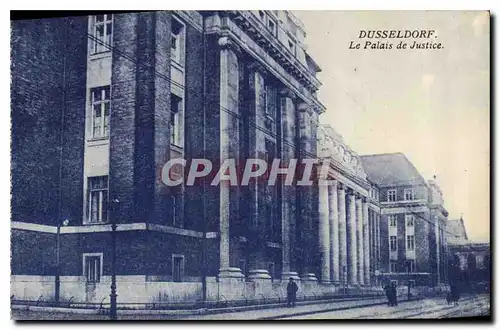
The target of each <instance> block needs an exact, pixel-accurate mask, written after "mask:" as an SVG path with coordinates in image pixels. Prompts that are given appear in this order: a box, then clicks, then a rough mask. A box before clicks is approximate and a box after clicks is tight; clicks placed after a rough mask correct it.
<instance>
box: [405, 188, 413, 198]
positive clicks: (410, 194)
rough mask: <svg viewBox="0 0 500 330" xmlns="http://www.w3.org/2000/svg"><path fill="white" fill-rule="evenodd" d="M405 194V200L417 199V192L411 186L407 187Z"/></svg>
mask: <svg viewBox="0 0 500 330" xmlns="http://www.w3.org/2000/svg"><path fill="white" fill-rule="evenodd" d="M404 195H405V201H411V200H414V199H415V193H414V191H413V189H411V188H408V189H405V190H404Z"/></svg>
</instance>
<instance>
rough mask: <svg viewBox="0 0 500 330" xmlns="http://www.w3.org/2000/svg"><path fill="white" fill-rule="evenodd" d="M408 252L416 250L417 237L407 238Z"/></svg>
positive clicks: (410, 236) (409, 236)
mask: <svg viewBox="0 0 500 330" xmlns="http://www.w3.org/2000/svg"><path fill="white" fill-rule="evenodd" d="M406 250H408V251H413V250H415V236H414V235H408V236H406Z"/></svg>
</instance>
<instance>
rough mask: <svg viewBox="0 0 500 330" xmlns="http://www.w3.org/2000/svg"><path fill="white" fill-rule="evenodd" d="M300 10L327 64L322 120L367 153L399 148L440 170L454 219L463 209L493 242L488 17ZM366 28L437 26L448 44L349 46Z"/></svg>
mask: <svg viewBox="0 0 500 330" xmlns="http://www.w3.org/2000/svg"><path fill="white" fill-rule="evenodd" d="M294 14H295V15H296V16H297V17H298V18H300V19H301V20H302V22H303V23H304V25H305V28H306V34H307V35H306V44H307V52H308V53H309V54H310V55H311V56H312V57H313V58H314V59H315V61H316V62H317V63H318V64H319V66H320V67H321V68H322V72H321V73H319V79H320V81H321V82H322V83H323V86H322V87H321V88H320V91H319V93H318V95H319V98H320V100H321V101H322V102H323V103H324V104H325V106H326V108H327V110H326V112H325V113H324V114H322V115H321V116H320V122H322V123H325V124H330V125H332V126H333V127H334V128H335V130H336V131H337V132H338V133H340V134H341V135H342V136H343V137H344V140H345V142H346V143H347V144H348V145H349V146H350V147H351V148H352V149H353V150H354V151H356V152H357V153H358V154H360V155H363V154H378V153H391V152H402V153H404V154H405V155H406V156H407V157H408V159H409V160H410V161H411V162H412V163H413V164H414V165H415V166H416V168H417V169H418V170H419V172H420V173H421V174H422V176H423V177H424V178H425V179H432V178H433V176H434V175H435V176H436V181H437V183H438V184H439V186H440V187H441V189H442V191H443V197H444V201H445V204H444V206H445V208H446V209H447V210H448V212H449V217H448V218H449V219H458V218H460V216H461V215H462V216H463V219H464V223H465V226H466V230H467V234H468V236H469V239H470V240H471V241H476V242H489V235H490V195H489V191H490V177H489V171H490V168H489V166H490V140H489V131H490V108H489V106H490V82H489V80H490V78H489V72H490V62H489V40H490V36H489V16H488V13H487V12H478V11H475V12H474V11H469V12H450V11H439V12H436V11H434V12H432V11H428V12H422V11H420V12H418V11H416V12H412V11H407V12H388V11H385V12H384V11H379V12H373V11H372V12H368V11H352V12H348V11H294ZM361 29H363V30H379V29H390V30H392V29H394V30H413V29H419V30H421V29H426V30H430V29H432V30H435V34H436V38H432V39H431V41H433V42H435V43H436V42H441V43H442V45H443V47H444V48H443V49H440V50H409V49H406V50H397V49H394V48H393V49H390V50H387V49H386V50H381V49H376V50H374V49H367V50H365V49H359V50H357V49H349V44H350V42H351V41H354V42H357V41H362V42H361V47H363V46H364V42H365V40H366V39H365V40H360V39H358V36H359V33H360V30H361ZM372 41H376V40H372ZM381 41H386V40H381ZM391 41H394V40H391ZM410 43H413V39H412V40H410ZM395 44H397V42H395ZM393 47H395V46H393Z"/></svg>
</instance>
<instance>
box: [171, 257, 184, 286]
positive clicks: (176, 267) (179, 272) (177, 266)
mask: <svg viewBox="0 0 500 330" xmlns="http://www.w3.org/2000/svg"><path fill="white" fill-rule="evenodd" d="M172 264H173V265H172V277H173V280H174V282H182V278H183V276H184V256H183V255H177V254H174V255H173V256H172Z"/></svg>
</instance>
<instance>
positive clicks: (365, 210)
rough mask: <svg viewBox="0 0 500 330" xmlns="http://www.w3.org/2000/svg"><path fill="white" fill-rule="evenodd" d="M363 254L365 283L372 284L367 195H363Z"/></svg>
mask: <svg viewBox="0 0 500 330" xmlns="http://www.w3.org/2000/svg"><path fill="white" fill-rule="evenodd" d="M363 241H364V245H363V248H364V249H363V255H364V257H365V261H364V266H365V269H364V277H365V281H364V282H365V285H366V286H369V285H370V248H371V247H370V244H369V242H370V223H369V219H368V202H367V200H366V197H363Z"/></svg>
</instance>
